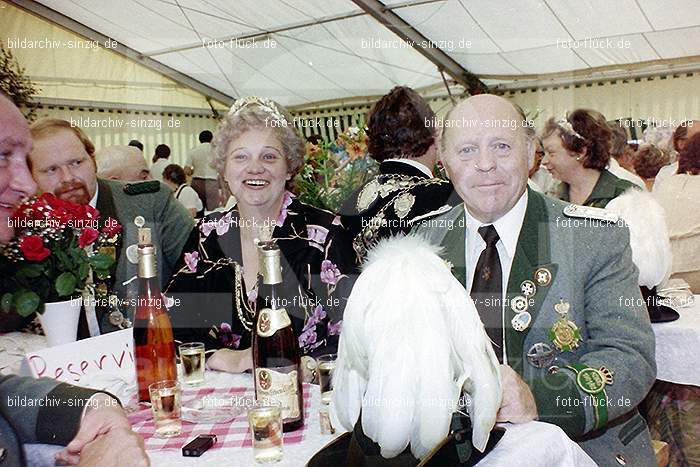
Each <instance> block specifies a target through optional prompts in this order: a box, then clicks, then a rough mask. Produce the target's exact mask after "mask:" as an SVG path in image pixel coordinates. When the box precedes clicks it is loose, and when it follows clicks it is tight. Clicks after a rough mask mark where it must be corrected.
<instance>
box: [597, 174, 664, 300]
mask: <svg viewBox="0 0 700 467" xmlns="http://www.w3.org/2000/svg"><path fill="white" fill-rule="evenodd" d="M605 209H607V210H609V211H612V212H614V213H616V214H617V215H619V216H620V217H621V218H622V219H623V220H624V221H625V223H626V224H627V227H629V230H630V246H631V248H632V260H633V261H634V264H635V265H636V266H637V268H638V269H639V285H643V286H645V287H649V288H652V287H655V286H657V285H658V284H660V283H661V282H663V281H664V279H666V277H668V275H669V274H670V272H671V263H672V260H673V255H672V253H671V243H670V241H669V237H668V229H667V228H666V216H665V213H664V208H663V207H662V206H661V205H660V204H659V203H658V201H656V200H655V199H654V197H653V196H652V194H651V193H649V192H646V191H641V190H637V189H636V188H630V189H629V190H627V191H625V192H624V193H622V194H621V195H620V196H618V197H617V198H615V199H613V200H612V201H610V202H609V203H608V204H607V206H606V207H605Z"/></svg>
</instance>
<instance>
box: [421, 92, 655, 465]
mask: <svg viewBox="0 0 700 467" xmlns="http://www.w3.org/2000/svg"><path fill="white" fill-rule="evenodd" d="M444 126H445V128H444V132H443V135H442V161H443V164H444V165H445V167H446V169H447V173H448V175H449V177H450V179H451V181H452V183H453V184H454V186H455V189H456V191H457V192H458V193H459V195H460V197H461V198H462V200H463V201H464V204H463V205H462V204H460V205H459V206H456V207H454V208H451V209H450V208H449V207H445V208H444V209H442V210H440V212H436V213H435V215H433V216H425V217H424V218H423V219H422V220H420V221H418V222H416V225H417V228H416V230H418V231H419V232H420V233H422V234H423V235H425V236H426V237H427V238H428V239H429V240H430V241H432V242H433V243H435V244H439V245H441V246H442V247H443V255H444V259H445V261H446V262H447V264H448V266H449V267H451V268H452V271H453V274H454V275H455V277H457V278H458V279H459V280H460V281H461V282H462V284H464V286H465V288H466V289H467V290H469V291H470V294H471V296H472V298H473V299H474V303H475V305H476V308H477V310H478V311H479V314H480V317H481V319H482V321H483V322H484V325H485V328H486V331H487V334H488V335H489V337H490V338H491V340H492V341H493V345H494V350H495V351H496V354H497V355H498V357H499V360H500V361H501V363H502V366H501V374H502V385H503V403H502V405H501V408H500V411H499V415H498V418H499V421H503V422H512V423H523V422H528V421H530V420H536V419H538V420H540V421H544V422H549V423H553V424H555V425H558V426H559V427H561V428H562V429H563V430H564V431H565V432H566V433H567V434H568V435H569V436H570V437H571V438H572V439H573V440H575V441H577V442H578V443H579V444H580V446H581V447H582V448H583V449H584V450H585V451H586V452H587V453H588V455H589V456H591V457H592V458H593V459H594V460H595V461H596V462H597V463H598V464H599V465H603V466H606V465H634V466H654V465H656V462H655V459H654V454H653V451H652V448H651V442H650V438H649V432H648V430H647V427H646V424H645V422H644V420H643V419H642V418H641V416H640V415H639V413H638V411H637V409H636V407H637V404H639V402H640V401H641V400H642V399H643V398H644V397H645V395H646V394H647V392H648V391H649V388H650V387H651V385H652V383H653V382H654V378H655V376H656V364H655V358H654V346H655V344H654V334H653V332H652V329H651V325H650V323H649V318H648V314H647V310H646V308H645V305H644V301H643V299H642V297H641V294H640V291H639V286H638V282H637V281H638V270H637V269H636V267H635V266H634V264H633V263H632V255H631V250H630V246H629V231H628V229H627V227H625V226H624V225H622V223H619V222H618V220H617V217H616V215H614V214H610V213H608V212H606V211H604V210H601V209H596V208H590V207H582V206H576V205H572V204H568V203H563V202H561V201H558V200H555V199H552V198H549V197H546V196H543V195H541V194H539V193H536V192H535V191H533V190H529V189H527V175H528V168H529V166H530V165H531V164H532V162H533V160H534V153H535V145H534V140H533V138H534V130H533V128H532V127H531V126H530V125H529V123H528V122H526V121H525V117H524V116H523V114H522V112H521V111H519V110H517V109H516V108H515V107H514V106H513V105H512V104H511V103H510V102H508V101H507V100H505V99H503V98H500V97H497V96H493V95H479V96H474V97H470V98H469V99H467V100H465V101H463V102H462V103H460V104H459V105H458V106H457V107H455V108H454V109H453V110H452V111H451V112H450V113H449V114H448V116H447V118H446V120H445V123H444Z"/></svg>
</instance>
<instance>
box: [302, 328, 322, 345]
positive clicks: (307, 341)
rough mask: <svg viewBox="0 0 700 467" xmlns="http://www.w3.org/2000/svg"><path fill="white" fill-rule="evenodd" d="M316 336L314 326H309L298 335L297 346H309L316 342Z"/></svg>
mask: <svg viewBox="0 0 700 467" xmlns="http://www.w3.org/2000/svg"><path fill="white" fill-rule="evenodd" d="M317 339H318V336H317V335H316V328H315V327H313V326H312V327H310V328H308V329H307V330H305V331H304V332H302V333H301V334H300V335H299V347H301V348H304V347H309V346H312V345H313V344H315V343H316V340H317Z"/></svg>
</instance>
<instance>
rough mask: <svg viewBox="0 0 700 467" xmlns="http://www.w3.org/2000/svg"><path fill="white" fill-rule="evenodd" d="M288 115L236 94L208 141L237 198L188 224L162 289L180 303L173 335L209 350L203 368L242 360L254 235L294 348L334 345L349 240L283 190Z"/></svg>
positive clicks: (296, 144)
mask: <svg viewBox="0 0 700 467" xmlns="http://www.w3.org/2000/svg"><path fill="white" fill-rule="evenodd" d="M292 122H293V120H292V118H291V116H290V115H289V113H288V112H287V111H286V109H284V108H283V107H282V106H280V105H279V104H277V103H276V102H274V101H271V100H268V99H264V98H257V97H249V98H244V99H239V100H238V101H236V102H235V103H234V105H233V107H231V110H230V111H229V112H228V114H227V115H226V117H225V118H224V120H223V121H222V123H221V125H220V126H219V128H218V130H217V132H216V134H215V136H214V139H213V142H212V146H213V148H214V151H215V154H216V160H215V166H216V169H217V170H218V172H219V173H220V174H221V176H222V178H223V179H224V180H225V181H226V183H227V185H228V187H229V189H230V191H231V193H232V194H233V196H234V197H235V199H236V202H237V205H236V206H235V207H234V208H232V209H230V210H228V211H226V212H215V213H213V214H211V215H209V216H207V217H205V218H204V219H203V220H202V221H201V222H200V223H199V225H198V226H197V227H196V228H195V229H194V231H193V232H192V234H191V236H190V240H189V242H188V244H187V245H186V246H185V248H184V249H183V258H182V260H181V264H180V266H179V269H178V270H177V272H176V274H175V276H174V277H173V280H172V281H171V283H170V284H169V285H168V287H167V289H166V293H167V294H168V295H173V296H174V297H177V298H179V299H180V300H181V306H180V307H176V308H173V309H171V310H170V312H171V316H172V322H173V330H174V333H175V338H176V339H178V340H182V341H183V342H188V341H201V342H204V343H205V344H206V346H207V348H208V349H216V350H217V351H216V352H215V353H214V354H213V355H212V356H211V357H210V358H209V360H208V362H207V363H208V365H209V367H210V368H213V369H218V370H222V371H230V372H241V371H245V370H247V369H249V368H251V366H252V358H251V352H250V345H251V328H252V324H253V321H254V319H255V301H256V300H255V299H256V296H257V279H258V252H257V247H256V241H258V240H269V239H270V238H272V239H274V240H276V242H277V244H278V245H279V248H280V250H281V253H282V258H281V260H282V276H283V289H284V290H283V299H284V303H285V305H286V308H287V311H288V313H289V316H290V318H291V321H292V327H293V329H294V334H295V336H296V337H297V339H298V342H299V347H300V349H301V351H302V354H306V355H319V354H320V353H327V352H333V351H334V349H335V347H336V345H337V339H338V334H339V332H340V321H341V320H342V308H343V305H344V303H345V300H344V298H346V297H347V296H348V295H349V289H350V287H349V284H347V283H348V282H350V281H349V280H348V278H347V275H346V274H347V273H348V271H347V269H346V267H345V265H346V264H347V265H351V264H353V260H352V254H351V249H350V247H349V246H350V243H349V242H347V241H343V240H344V239H345V238H346V237H345V235H346V234H345V231H344V229H343V227H342V226H341V225H340V222H339V221H338V219H337V217H336V216H334V215H333V214H332V213H330V212H327V211H322V210H319V209H316V208H314V207H312V206H309V205H306V204H304V203H301V202H299V201H298V200H297V199H296V198H295V197H294V195H293V194H292V193H291V192H290V191H289V190H290V189H291V180H292V179H293V177H294V175H295V174H296V173H297V172H298V171H299V169H300V168H301V166H302V164H303V161H304V159H303V158H304V149H305V148H304V144H303V143H302V140H301V138H300V137H299V136H298V134H297V132H296V130H295V129H294V126H293V123H292Z"/></svg>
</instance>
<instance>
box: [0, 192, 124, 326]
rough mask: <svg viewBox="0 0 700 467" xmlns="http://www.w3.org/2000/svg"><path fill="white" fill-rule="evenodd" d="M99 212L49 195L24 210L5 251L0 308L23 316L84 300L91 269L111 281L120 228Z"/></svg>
mask: <svg viewBox="0 0 700 467" xmlns="http://www.w3.org/2000/svg"><path fill="white" fill-rule="evenodd" d="M99 220H100V215H99V212H98V211H97V210H96V209H94V208H92V207H91V206H89V205H77V204H73V203H71V202H68V201H64V200H61V199H59V198H56V197H55V196H54V195H52V194H49V193H45V194H43V195H41V196H40V197H38V198H32V199H30V200H28V201H26V202H25V203H23V204H22V205H20V206H19V207H18V208H17V210H16V211H15V212H14V214H13V215H12V217H11V218H10V222H11V223H12V225H13V226H14V227H15V231H16V233H17V236H16V237H15V239H14V240H12V241H11V242H10V243H8V244H7V245H4V246H3V247H2V248H1V249H0V286H1V287H0V290H2V291H3V293H2V295H1V296H0V309H2V311H4V312H6V313H7V312H9V311H11V310H14V311H15V312H16V313H17V314H19V315H20V316H29V315H30V314H32V313H33V312H35V311H39V312H41V311H43V308H42V307H41V305H42V304H43V303H50V302H57V301H63V300H68V299H71V298H75V297H77V296H80V295H81V294H82V292H83V290H84V289H85V287H86V285H87V283H88V277H89V273H90V269H92V271H93V272H94V274H95V275H96V276H97V278H98V279H101V280H104V279H106V278H108V277H109V275H110V273H111V268H112V265H113V264H114V262H115V260H114V258H113V256H112V255H109V254H106V253H105V252H104V251H106V250H104V248H108V247H112V248H114V247H115V246H116V244H117V242H118V241H119V236H120V233H121V229H122V228H121V225H120V224H119V223H118V222H117V221H116V220H114V219H113V218H111V217H110V218H108V219H106V221H105V222H103V223H100V222H99Z"/></svg>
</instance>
